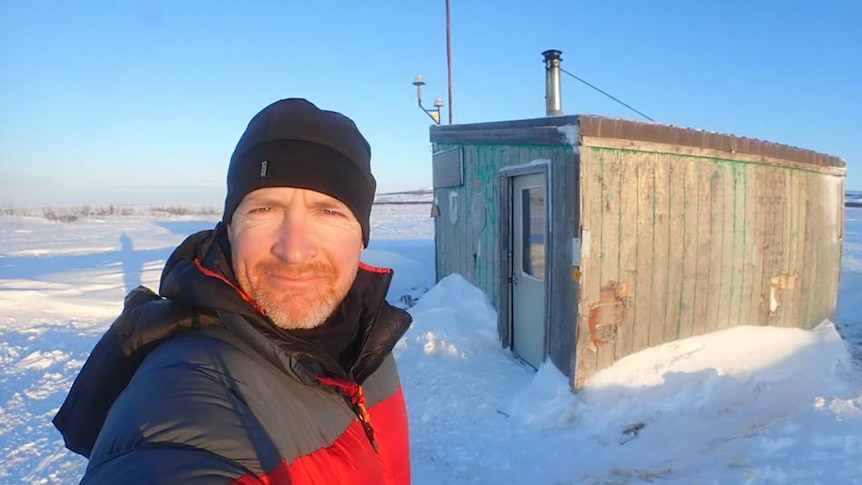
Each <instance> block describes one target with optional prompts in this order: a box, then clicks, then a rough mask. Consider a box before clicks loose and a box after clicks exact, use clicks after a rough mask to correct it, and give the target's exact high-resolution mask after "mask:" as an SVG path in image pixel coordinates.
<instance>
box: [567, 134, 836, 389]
mask: <svg viewBox="0 0 862 485" xmlns="http://www.w3.org/2000/svg"><path fill="white" fill-rule="evenodd" d="M580 156H581V177H582V184H581V187H582V194H581V200H582V207H583V210H582V228H583V239H584V250H583V261H582V268H581V269H582V284H583V286H582V287H581V291H582V293H581V300H580V307H579V313H578V315H579V318H578V337H577V343H576V345H577V350H576V369H575V378H574V380H573V385H574V386H575V387H580V386H581V385H582V384H583V383H584V382H585V381H586V380H587V379H588V378H589V377H590V376H592V375H593V374H595V373H596V372H597V371H599V370H601V369H604V368H606V367H608V366H610V365H611V364H613V363H614V362H615V361H616V360H619V359H620V358H622V357H625V356H626V355H628V354H631V353H633V352H637V351H639V350H642V349H645V348H647V347H651V346H654V345H658V344H662V343H665V342H669V341H673V340H677V339H680V338H685V337H689V336H692V335H699V334H703V333H707V332H710V331H713V330H718V329H722V328H728V327H732V326H735V325H783V326H793V327H801V328H812V327H814V326H816V325H817V324H819V323H820V322H821V321H822V320H823V319H826V318H832V317H833V315H834V312H835V306H836V299H837V290H838V276H839V272H840V258H841V243H842V239H843V233H842V221H843V205H842V203H841V200H842V196H843V192H844V191H843V181H844V177H843V169H836V168H834V167H817V166H813V165H806V164H802V163H790V162H786V161H782V160H770V159H766V158H764V157H753V156H747V155H744V154H738V153H737V154H732V153H730V152H719V151H717V150H708V149H696V148H687V149H686V150H679V149H678V147H674V146H672V145H665V144H659V143H647V142H644V143H638V142H632V141H625V142H622V141H619V140H610V139H602V138H593V137H582V146H581V148H580Z"/></svg>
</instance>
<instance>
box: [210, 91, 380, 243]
mask: <svg viewBox="0 0 862 485" xmlns="http://www.w3.org/2000/svg"><path fill="white" fill-rule="evenodd" d="M264 187H297V188H302V189H311V190H315V191H317V192H322V193H324V194H327V195H329V196H332V197H335V198H336V199H338V200H340V201H341V202H343V203H344V204H345V205H346V206H347V207H349V208H350V210H351V211H352V212H353V215H354V216H356V219H358V220H359V224H360V225H361V226H362V241H363V243H364V244H365V246H366V247H367V246H368V238H369V235H370V225H369V217H370V216H371V204H372V202H374V191H375V190H376V188H377V182H376V181H375V180H374V176H373V175H372V174H371V147H370V146H369V145H368V141H366V140H365V137H363V136H362V133H360V132H359V129H358V128H357V127H356V124H354V123H353V121H352V120H350V118H348V117H346V116H344V115H342V114H341V113H336V112H335V111H326V110H321V109H320V108H318V107H317V106H315V105H314V104H312V103H310V102H309V101H308V100H305V99H301V98H290V99H282V100H280V101H276V102H275V103H272V104H271V105H269V106H267V107H266V108H264V109H263V110H261V111H260V113H258V114H256V115H255V116H254V118H252V119H251V121H250V122H249V123H248V127H246V129H245V132H244V133H243V134H242V137H240V139H239V142H237V144H236V149H235V150H234V152H233V155H232V156H231V157H230V166H229V167H228V170H227V197H225V202H224V215H223V216H222V220H223V221H224V222H225V223H230V220H231V218H232V217H233V213H234V211H235V210H236V208H237V206H239V204H240V202H241V201H242V199H243V197H245V196H246V194H248V193H249V192H252V191H254V190H257V189H261V188H264Z"/></svg>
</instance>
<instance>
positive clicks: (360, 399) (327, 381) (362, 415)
mask: <svg viewBox="0 0 862 485" xmlns="http://www.w3.org/2000/svg"><path fill="white" fill-rule="evenodd" d="M317 380H318V381H320V383H321V384H323V385H325V386H329V387H332V388H334V389H336V390H337V391H338V392H339V393H340V394H341V395H342V396H344V397H345V398H346V400H347V402H348V403H350V409H351V411H353V414H355V415H356V417H357V418H358V419H359V423H360V424H362V430H363V431H365V437H366V438H368V441H369V442H370V443H371V447H372V448H374V451H375V452H379V451H380V447H379V446H378V445H377V440H376V439H375V438H374V428H373V427H371V415H370V414H369V413H368V408H366V407H365V391H364V390H363V389H362V386H361V385H359V384H357V383H355V382H351V381H344V380H341V379H334V378H331V377H318V378H317Z"/></svg>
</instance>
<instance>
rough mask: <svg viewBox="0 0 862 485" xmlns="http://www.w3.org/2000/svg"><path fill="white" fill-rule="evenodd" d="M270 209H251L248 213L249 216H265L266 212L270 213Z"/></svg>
mask: <svg viewBox="0 0 862 485" xmlns="http://www.w3.org/2000/svg"><path fill="white" fill-rule="evenodd" d="M272 210H273V209H272V207H269V206H261V207H253V208H251V210H249V211H248V213H249V214H266V213H267V212H272Z"/></svg>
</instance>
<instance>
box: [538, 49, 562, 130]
mask: <svg viewBox="0 0 862 485" xmlns="http://www.w3.org/2000/svg"><path fill="white" fill-rule="evenodd" d="M560 54H562V52H561V51H558V50H547V51H545V52H542V56H543V57H544V58H545V110H546V114H547V116H560V115H562V114H563V109H562V100H561V99H560V63H561V62H562V61H563V59H562V58H561V57H560Z"/></svg>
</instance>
